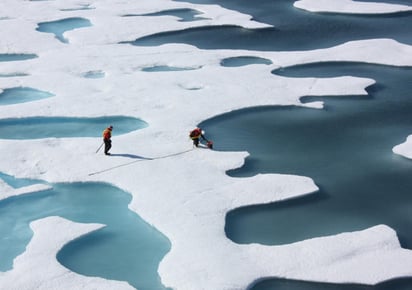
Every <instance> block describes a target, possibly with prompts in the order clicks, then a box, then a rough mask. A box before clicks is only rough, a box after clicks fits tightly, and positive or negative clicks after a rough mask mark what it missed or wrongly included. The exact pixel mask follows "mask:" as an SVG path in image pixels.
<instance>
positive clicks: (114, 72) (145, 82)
mask: <svg viewBox="0 0 412 290" xmlns="http://www.w3.org/2000/svg"><path fill="white" fill-rule="evenodd" d="M342 2H343V1H333V2H332V1H327V7H326V9H327V10H330V11H338V9H337V8H338V7H340V5H341V3H342ZM348 2H349V1H348ZM305 3H309V2H306V1H305ZM316 3H320V2H316ZM322 3H323V4H324V5H325V6H326V4H325V3H326V2H322ZM332 3H333V7H332V6H331V5H332ZM345 3H346V2H345ZM349 4H351V5H348V6H350V8H351V12H362V13H365V10H364V9H368V11H370V12H372V13H382V12H393V10H394V9H395V10H400V9H405V7H393V6H385V5H383V4H382V5H379V9H381V8H382V9H388V10H385V11H382V10H379V11H378V10H375V8H376V6H375V5H372V4H371V3H368V5H366V4H365V7H366V8H365V7H364V6H362V7H359V5H361V4H357V5H355V4H354V2H351V3H349ZM85 5H86V6H87V7H88V8H89V9H81V8H82V7H83V8H84V7H85ZM307 5H309V6H311V7H312V6H315V4H314V3H312V2H311V3H309V4H306V5H305V6H307ZM317 6H318V5H317V4H316V7H315V8H318V7H317ZM300 7H302V5H300ZM76 8H79V9H76ZM181 8H187V9H193V10H196V11H199V12H201V13H202V14H199V18H201V19H198V20H196V21H192V22H190V21H186V22H181V21H178V20H179V19H178V18H177V17H174V16H133V17H130V16H128V17H124V15H131V14H133V15H142V14H148V13H153V12H159V11H163V10H170V9H181ZM307 8H308V7H307ZM407 9H410V7H409V8H407ZM344 11H348V10H344ZM75 17H76V18H78V17H80V18H84V19H88V20H89V21H90V22H91V24H92V26H90V27H84V28H79V29H75V30H71V31H67V32H65V33H64V37H65V38H66V39H67V40H68V43H62V42H60V41H59V40H57V39H56V38H55V37H54V35H53V34H50V33H42V32H39V31H36V27H37V24H38V23H41V22H49V21H56V20H61V19H67V18H75ZM211 25H237V26H241V27H245V28H252V29H253V28H262V27H267V25H266V24H264V23H258V22H255V21H253V20H251V17H250V16H248V15H244V14H241V13H238V12H236V11H231V10H228V9H224V8H222V7H219V6H217V5H200V4H189V3H183V2H173V1H169V0H142V1H138V3H137V2H136V1H127V0H117V1H113V0H101V1H96V2H90V3H85V2H81V3H80V2H79V1H77V0H69V1H68V0H52V1H23V0H20V1H19V0H3V1H1V3H0V35H1V38H0V54H14V53H15V54H21V53H28V54H36V55H38V58H35V59H30V60H24V61H13V62H3V63H2V64H1V66H0V75H10V74H15V73H25V74H28V75H27V76H16V77H7V78H0V84H1V87H0V89H2V90H4V89H7V88H14V87H22V86H23V87H32V88H35V89H39V90H42V91H47V92H51V93H53V94H54V96H53V97H50V98H47V99H42V100H37V101H33V102H28V103H22V104H13V105H7V106H2V107H1V108H0V118H15V117H29V116H67V117H73V116H76V117H96V116H110V115H124V116H133V117H136V118H140V119H142V120H144V121H146V122H147V123H148V124H149V126H148V127H147V128H144V129H142V130H138V131H134V132H131V133H128V134H124V135H121V136H116V135H115V133H116V128H115V130H114V135H115V136H114V138H113V145H114V147H113V149H112V152H113V153H117V154H118V156H112V157H110V158H108V157H106V156H104V155H103V154H95V151H96V149H97V147H98V146H99V145H100V144H101V140H100V138H81V139H79V138H48V139H38V140H19V141H16V140H0V148H1V151H2V152H7V154H3V156H2V161H1V163H0V171H1V172H4V173H6V174H9V175H13V176H15V177H18V178H35V179H42V180H45V181H48V182H74V181H104V182H109V183H112V184H114V185H116V186H118V187H120V188H122V189H124V190H126V191H128V192H130V193H131V194H132V195H133V200H132V203H131V204H130V208H131V209H132V210H134V211H136V212H137V213H138V214H139V215H140V216H141V217H142V218H143V219H144V220H145V221H147V222H148V223H150V224H151V225H153V226H154V227H156V228H157V229H158V230H159V231H161V232H162V233H163V234H164V235H166V236H167V237H168V238H169V239H170V241H171V244H172V247H171V251H170V252H169V253H168V254H167V255H166V257H165V258H164V260H163V261H162V262H161V264H160V266H159V274H160V276H161V279H162V283H163V284H164V285H165V286H167V287H173V288H174V289H179V290H184V289H188V290H193V289H214V290H215V289H218V290H220V289H246V288H247V287H248V285H250V284H251V283H253V281H256V280H257V279H259V278H262V277H269V276H271V277H283V278H291V279H304V280H311V281H328V282H337V283H343V282H354V283H365V284H375V283H378V282H381V281H384V280H388V279H392V278H397V277H403V276H412V252H411V251H410V250H407V249H402V248H401V246H400V244H399V242H398V238H397V236H396V233H395V232H394V231H393V230H391V229H390V228H388V227H387V226H384V225H377V226H376V227H373V228H369V229H365V230H363V231H360V232H353V233H342V234H339V235H336V236H330V237H319V238H315V239H310V240H305V241H301V242H297V243H294V244H289V245H284V246H263V245H258V244H251V245H238V244H235V243H233V242H232V241H230V240H229V239H227V238H226V236H225V233H224V220H225V215H226V213H227V212H228V211H229V210H231V209H234V208H237V207H241V206H246V205H251V204H260V203H269V202H275V201H279V200H284V199H288V198H293V197H296V196H300V195H304V194H310V193H314V192H316V190H317V187H316V185H315V184H314V182H313V181H312V180H311V179H309V178H306V177H299V176H290V175H279V174H264V175H263V174H260V175H257V176H254V177H250V178H232V177H229V176H227V175H226V174H225V171H226V170H229V169H232V168H236V167H240V166H241V165H242V164H243V162H244V158H245V157H246V156H247V153H246V152H236V153H223V152H215V151H211V150H202V149H196V150H192V145H191V143H190V141H189V140H188V137H187V135H188V132H189V130H190V129H192V128H193V127H194V126H196V124H198V123H199V122H201V121H203V120H205V119H208V118H210V117H213V116H216V115H219V114H223V113H225V112H229V111H232V110H235V109H240V108H245V107H251V106H263V105H298V106H309V107H313V108H322V103H321V102H313V103H307V104H301V103H300V101H299V99H300V97H302V96H307V95H317V96H320V95H354V94H358V95H360V94H366V91H365V88H366V87H367V86H369V85H370V84H372V83H373V82H374V81H373V80H371V79H363V78H356V77H337V78H329V79H316V78H302V79H293V78H285V77H281V76H275V75H273V74H271V71H272V70H273V69H276V68H278V67H281V66H287V65H294V64H300V63H310V62H319V61H330V60H345V61H364V62H370V63H379V64H392V65H412V57H411V55H412V47H411V46H408V45H404V44H401V43H398V42H396V41H394V40H390V39H380V40H364V41H354V42H349V43H345V44H342V45H339V46H336V47H332V48H327V49H319V50H313V51H305V52H302V51H301V52H257V51H241V50H236V51H231V50H200V49H197V48H195V47H192V46H189V45H183V44H167V45H162V46H158V47H137V46H132V45H127V44H119V42H124V41H133V40H135V39H137V38H140V37H143V36H147V35H151V34H153V33H159V32H164V31H174V30H181V29H186V28H190V27H200V26H211ZM359 48H362V49H361V50H360V49H359ZM382 51H385V52H386V53H385V56H384V57H383V56H382ZM245 55H247V56H256V57H261V58H265V59H269V60H270V61H272V63H273V64H272V65H250V66H244V67H237V68H227V67H223V66H221V65H220V61H221V60H222V59H225V58H228V57H236V56H245ZM155 66H170V67H175V68H176V67H179V68H192V69H190V70H180V71H173V72H156V73H153V72H144V71H142V69H144V68H148V67H149V68H150V67H155ZM193 68H194V69H193ZM90 71H98V72H100V73H102V74H104V77H102V78H95V79H90V78H85V77H84V75H85V74H87V73H88V72H90ZM200 108H201V109H200ZM103 129H104V128H102V130H103ZM405 137H406V136H405ZM180 153H181V154H180ZM129 155H138V156H144V157H150V158H153V160H146V161H142V162H135V163H132V164H129V165H127V166H123V165H125V164H126V163H128V162H129V163H130V159H129V158H128V157H127V156H129ZM39 186H40V185H37V186H34V187H26V188H22V189H19V190H16V189H13V188H10V187H8V186H7V185H6V184H3V183H1V184H0V188H1V190H2V193H1V197H2V198H7V197H8V196H12V195H17V194H21V193H25V194H27V193H30V192H36V191H39V190H41V188H39ZM31 227H32V229H33V231H34V236H33V238H32V240H31V242H30V244H29V245H28V247H27V249H26V252H25V253H23V254H22V255H20V256H19V257H17V258H16V259H15V261H14V267H13V269H12V270H10V271H8V272H4V273H0V285H2V287H4V288H7V289H33V288H39V289H130V288H131V287H130V285H128V284H127V283H125V282H120V281H109V280H105V279H102V278H93V277H85V276H81V275H78V274H74V273H72V272H70V271H69V270H67V269H65V268H64V267H62V266H61V265H60V264H58V262H57V261H56V259H55V257H56V252H57V251H58V250H59V249H60V248H61V247H62V246H63V245H64V244H65V243H67V242H68V241H70V240H72V239H75V238H77V237H79V236H81V235H84V234H86V233H87V232H91V231H94V230H96V229H98V228H99V227H100V225H94V224H93V225H82V224H76V223H73V222H70V221H67V220H64V219H62V218H58V217H50V218H46V219H43V220H39V221H35V222H33V223H32V224H31ZM56 228H59V231H58V233H56V234H53V235H50V232H54V231H53V230H54V229H56ZM60 229H61V230H60ZM50 236H52V238H51V237H50ZM16 281H17V282H18V284H16Z"/></svg>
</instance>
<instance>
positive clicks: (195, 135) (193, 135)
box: [189, 128, 213, 149]
mask: <svg viewBox="0 0 412 290" xmlns="http://www.w3.org/2000/svg"><path fill="white" fill-rule="evenodd" d="M203 134H204V131H203V130H202V129H200V128H195V129H193V130H192V131H190V134H189V137H190V139H192V140H193V145H194V146H196V147H198V146H199V142H200V138H202V139H203V140H205V141H206V142H207V144H206V146H207V147H208V148H210V149H212V148H213V142H212V141H209V140H207V139H206V138H205V136H204V135H203Z"/></svg>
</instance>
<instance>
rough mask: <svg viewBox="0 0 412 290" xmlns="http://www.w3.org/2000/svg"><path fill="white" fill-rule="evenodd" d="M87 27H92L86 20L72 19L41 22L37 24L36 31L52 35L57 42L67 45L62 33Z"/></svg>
mask: <svg viewBox="0 0 412 290" xmlns="http://www.w3.org/2000/svg"><path fill="white" fill-rule="evenodd" d="M88 26H92V24H91V23H90V21H89V20H88V19H85V18H80V17H74V18H66V19H60V20H56V21H50V22H41V23H39V24H38V27H37V29H36V30H37V31H40V32H46V33H53V34H54V35H55V37H56V38H57V39H58V40H60V41H61V42H63V43H68V42H69V40H68V39H67V38H65V37H64V33H65V32H66V31H69V30H73V29H77V28H82V27H88Z"/></svg>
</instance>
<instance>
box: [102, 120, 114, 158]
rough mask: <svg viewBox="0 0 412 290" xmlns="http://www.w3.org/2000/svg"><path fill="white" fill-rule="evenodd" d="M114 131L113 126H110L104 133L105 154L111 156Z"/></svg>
mask: <svg viewBox="0 0 412 290" xmlns="http://www.w3.org/2000/svg"><path fill="white" fill-rule="evenodd" d="M112 130H113V126H109V127H107V128H106V129H104V131H103V142H104V154H106V155H110V153H109V150H110V148H112V140H111V138H112Z"/></svg>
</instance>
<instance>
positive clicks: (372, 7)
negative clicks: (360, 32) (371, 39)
mask: <svg viewBox="0 0 412 290" xmlns="http://www.w3.org/2000/svg"><path fill="white" fill-rule="evenodd" d="M293 5H294V6H295V7H297V8H301V9H305V10H308V11H311V12H331V13H332V12H337V13H354V14H357V13H362V14H380V13H397V12H404V11H411V10H412V7H411V6H408V5H400V4H389V3H383V2H362V1H353V0H299V1H296V2H295V3H294V4H293Z"/></svg>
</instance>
